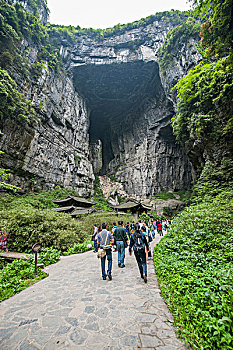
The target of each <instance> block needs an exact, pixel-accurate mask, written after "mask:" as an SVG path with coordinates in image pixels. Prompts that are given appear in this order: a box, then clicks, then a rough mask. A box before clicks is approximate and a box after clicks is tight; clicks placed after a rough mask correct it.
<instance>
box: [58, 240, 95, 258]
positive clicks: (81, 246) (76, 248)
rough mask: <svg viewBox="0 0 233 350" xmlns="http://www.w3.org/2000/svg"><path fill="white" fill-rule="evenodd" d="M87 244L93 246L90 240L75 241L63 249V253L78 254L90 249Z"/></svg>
mask: <svg viewBox="0 0 233 350" xmlns="http://www.w3.org/2000/svg"><path fill="white" fill-rule="evenodd" d="M88 244H91V246H92V247H93V246H94V244H93V242H92V241H85V242H83V243H75V244H74V245H73V246H72V247H70V248H69V249H67V251H65V252H64V253H63V255H71V254H80V253H84V252H87V251H88V250H90V248H88Z"/></svg>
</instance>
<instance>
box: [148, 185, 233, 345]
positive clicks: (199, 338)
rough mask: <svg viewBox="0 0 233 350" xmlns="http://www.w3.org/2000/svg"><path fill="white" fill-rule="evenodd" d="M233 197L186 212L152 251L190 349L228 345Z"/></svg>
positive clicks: (232, 337)
mask: <svg viewBox="0 0 233 350" xmlns="http://www.w3.org/2000/svg"><path fill="white" fill-rule="evenodd" d="M232 208H233V191H229V192H223V193H221V194H219V195H218V196H217V197H216V198H215V199H213V198H212V200H211V199H209V201H208V202H202V203H201V204H197V205H192V206H190V207H188V208H186V209H185V210H184V211H183V212H182V213H181V214H180V215H179V216H178V217H177V218H176V224H175V225H174V226H173V227H172V230H171V232H170V233H168V234H167V235H166V236H165V238H163V240H162V241H161V242H160V244H159V245H158V246H157V247H156V249H155V254H154V261H155V270H156V273H157V276H158V279H159V283H160V288H161V291H162V295H163V297H164V299H165V300H166V302H167V303H168V305H169V307H170V309H171V311H172V313H173V315H174V318H175V323H176V325H177V326H179V327H180V329H179V332H180V333H181V334H182V335H183V336H184V337H185V339H186V341H187V342H189V343H190V344H191V346H192V348H193V349H198V350H200V349H203V350H204V349H206V350H207V349H208V350H210V349H211V350H212V349H222V350H229V349H231V348H232V343H233V323H232V320H233V308H232V303H233V281H232V272H233V263H232V261H233V259H232V258H233V209H232Z"/></svg>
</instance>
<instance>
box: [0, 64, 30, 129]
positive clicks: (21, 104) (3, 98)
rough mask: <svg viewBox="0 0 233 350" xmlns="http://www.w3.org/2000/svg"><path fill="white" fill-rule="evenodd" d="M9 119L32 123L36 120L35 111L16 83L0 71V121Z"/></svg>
mask: <svg viewBox="0 0 233 350" xmlns="http://www.w3.org/2000/svg"><path fill="white" fill-rule="evenodd" d="M8 118H17V119H18V122H24V123H25V122H26V123H30V122H32V121H33V119H34V118H35V111H34V108H33V107H32V104H31V101H29V100H28V99H26V98H25V96H24V95H23V94H22V93H20V92H19V91H18V89H17V84H16V82H15V81H14V80H13V79H12V78H11V77H10V76H9V74H8V73H7V72H6V71H5V70H2V69H0V121H3V120H5V119H8Z"/></svg>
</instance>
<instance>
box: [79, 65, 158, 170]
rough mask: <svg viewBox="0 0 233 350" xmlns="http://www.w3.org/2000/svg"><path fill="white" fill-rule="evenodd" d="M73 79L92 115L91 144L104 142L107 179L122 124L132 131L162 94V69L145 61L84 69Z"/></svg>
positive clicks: (103, 151) (87, 66)
mask: <svg viewBox="0 0 233 350" xmlns="http://www.w3.org/2000/svg"><path fill="white" fill-rule="evenodd" d="M73 77H74V84H75V88H76V90H77V91H78V93H79V94H80V95H81V96H82V97H84V98H85V100H86V102H87V106H88V110H89V113H90V127H89V135H90V143H95V142H96V141H97V140H101V142H102V169H101V170H99V174H102V175H104V174H106V171H107V167H108V164H109V162H110V161H111V160H112V159H114V157H115V155H114V152H113V142H114V138H116V134H117V130H118V126H119V124H121V129H122V126H123V129H125V131H126V130H129V128H130V125H129V123H130V121H132V122H133V121H134V119H135V118H138V115H140V113H142V112H143V109H144V106H145V104H146V103H147V102H148V101H149V100H151V99H154V98H156V96H159V95H160V94H161V91H162V90H163V88H162V85H161V81H160V76H159V66H158V64H157V63H156V62H148V63H146V62H143V61H138V62H132V63H112V64H89V65H80V66H76V67H75V68H74V70H73ZM126 116H127V118H126ZM129 116H130V118H129Z"/></svg>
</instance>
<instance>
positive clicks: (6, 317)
mask: <svg viewBox="0 0 233 350" xmlns="http://www.w3.org/2000/svg"><path fill="white" fill-rule="evenodd" d="M158 240H159V237H156V239H155V240H154V242H153V243H154V244H155V243H156V242H157V241H158ZM116 254H117V253H113V261H114V263H113V279H112V281H108V280H106V281H103V280H102V278H101V273H100V261H99V260H98V259H97V257H96V254H94V253H93V252H87V253H84V254H79V255H73V256H68V257H63V258H62V259H61V261H60V262H59V263H57V264H54V265H51V266H50V267H49V268H47V271H48V272H49V277H48V278H46V279H44V280H42V281H40V282H38V283H37V284H35V285H33V286H31V287H29V288H27V289H25V290H24V291H22V292H21V293H20V294H17V295H15V296H13V297H12V298H10V299H8V300H5V301H3V302H2V303H1V304H0V349H1V350H15V349H17V350H35V349H43V350H60V349H62V350H65V349H68V350H75V349H80V350H81V349H83V350H84V349H85V350H88V349H92V350H93V349H94V350H105V349H106V350H107V349H109V350H120V349H125V350H126V349H128V350H129V349H135V350H136V349H147V350H152V349H156V350H184V349H186V348H185V346H184V345H183V344H182V343H181V342H180V341H179V340H178V339H177V337H176V335H175V333H174V328H173V327H172V326H171V324H170V322H169V321H171V320H172V317H171V314H170V313H169V311H168V309H167V306H166V304H165V303H164V301H163V299H162V298H161V295H160V290H159V288H158V283H157V279H156V277H155V274H154V268H153V261H152V260H150V262H149V273H148V283H147V284H145V283H144V281H143V280H142V279H141V278H140V276H139V272H138V267H137V265H136V260H135V257H134V256H133V255H132V256H129V255H128V252H127V254H126V255H127V256H126V262H125V264H126V267H125V268H124V269H120V268H118V266H117V256H116Z"/></svg>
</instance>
